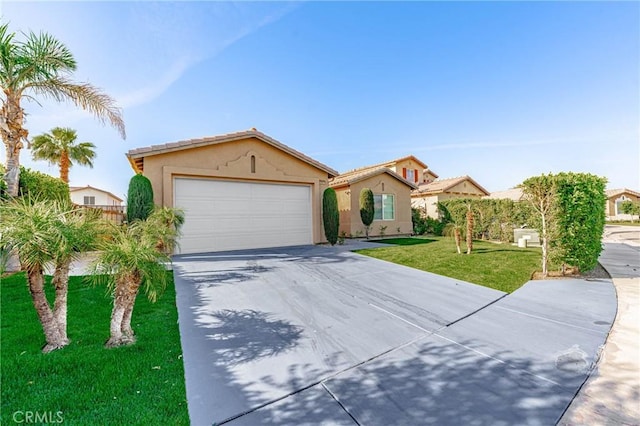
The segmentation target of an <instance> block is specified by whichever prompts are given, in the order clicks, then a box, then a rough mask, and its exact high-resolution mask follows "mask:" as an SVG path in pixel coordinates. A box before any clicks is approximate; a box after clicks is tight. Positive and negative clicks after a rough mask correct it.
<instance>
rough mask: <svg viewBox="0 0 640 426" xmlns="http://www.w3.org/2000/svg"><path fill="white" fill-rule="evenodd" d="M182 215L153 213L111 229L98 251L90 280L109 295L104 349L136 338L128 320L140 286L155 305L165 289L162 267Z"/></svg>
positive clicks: (171, 211) (168, 211)
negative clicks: (108, 292) (108, 322)
mask: <svg viewBox="0 0 640 426" xmlns="http://www.w3.org/2000/svg"><path fill="white" fill-rule="evenodd" d="M183 222H184V215H183V214H182V212H180V211H179V210H175V209H169V208H158V209H156V210H155V211H154V212H153V213H152V214H151V215H150V216H149V217H148V218H147V219H145V220H136V221H134V222H132V223H131V224H129V225H128V226H115V225H113V228H112V235H111V236H110V238H106V239H104V241H103V244H102V246H101V247H100V254H99V256H98V258H97V259H96V261H95V263H94V265H93V268H92V269H93V271H92V274H91V275H90V279H91V280H92V281H93V282H94V283H96V284H106V285H107V286H108V287H109V288H110V289H111V290H112V291H113V310H112V312H111V324H110V327H109V333H110V336H109V340H107V342H106V344H105V346H107V347H116V346H122V345H129V344H132V343H134V342H135V340H136V338H135V335H134V332H133V329H132V328H131V316H132V314H133V308H134V305H135V301H136V297H137V295H138V291H139V290H140V286H143V288H144V291H145V293H146V294H147V297H148V299H149V300H150V301H152V302H155V301H156V299H157V297H158V296H159V295H160V294H161V293H162V291H163V290H164V289H165V287H166V285H167V283H168V278H169V275H168V274H167V270H166V268H165V264H166V263H169V262H171V258H170V257H169V255H168V253H170V252H171V251H172V250H173V248H174V247H175V244H176V240H177V237H178V235H179V226H180V225H181V224H182V223H183Z"/></svg>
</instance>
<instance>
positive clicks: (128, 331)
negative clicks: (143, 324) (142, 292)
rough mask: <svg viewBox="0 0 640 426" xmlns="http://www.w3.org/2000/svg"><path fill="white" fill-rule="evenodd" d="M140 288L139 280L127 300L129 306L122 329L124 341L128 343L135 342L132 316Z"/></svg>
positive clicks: (123, 319) (126, 309)
mask: <svg viewBox="0 0 640 426" xmlns="http://www.w3.org/2000/svg"><path fill="white" fill-rule="evenodd" d="M139 289H140V283H139V282H137V285H136V286H135V289H134V288H132V289H130V291H131V293H130V294H129V297H128V300H127V306H126V308H125V311H124V316H123V317H122V325H121V327H120V330H121V331H122V335H123V341H125V342H126V343H135V341H136V337H135V333H134V332H133V329H132V328H131V316H132V314H133V307H134V306H135V304H136V297H137V296H138V290H139Z"/></svg>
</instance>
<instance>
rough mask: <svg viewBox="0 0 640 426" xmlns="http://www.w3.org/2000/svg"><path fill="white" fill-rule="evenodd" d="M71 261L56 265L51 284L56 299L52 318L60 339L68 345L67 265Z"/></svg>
mask: <svg viewBox="0 0 640 426" xmlns="http://www.w3.org/2000/svg"><path fill="white" fill-rule="evenodd" d="M70 264H71V261H70V260H69V261H64V262H61V263H60V264H58V265H56V270H55V272H54V273H53V280H52V284H53V287H54V288H55V289H56V299H55V301H54V303H53V317H54V319H55V321H56V323H57V324H58V330H60V335H61V336H62V339H63V340H64V341H65V342H66V344H68V343H69V338H68V337H67V294H68V290H69V265H70Z"/></svg>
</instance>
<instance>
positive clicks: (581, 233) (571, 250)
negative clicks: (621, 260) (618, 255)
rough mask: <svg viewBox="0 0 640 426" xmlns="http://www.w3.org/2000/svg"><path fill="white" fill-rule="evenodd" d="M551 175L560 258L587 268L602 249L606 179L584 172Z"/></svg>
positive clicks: (573, 264)
mask: <svg viewBox="0 0 640 426" xmlns="http://www.w3.org/2000/svg"><path fill="white" fill-rule="evenodd" d="M555 178H556V180H557V182H556V190H557V194H556V202H557V208H558V216H557V220H558V223H557V227H558V228H557V231H558V241H557V244H558V246H559V247H560V249H561V250H560V253H561V258H560V260H561V261H562V263H566V264H569V265H571V266H577V267H578V268H579V269H580V270H581V271H588V270H591V269H593V268H595V266H596V265H597V263H598V257H599V256H600V252H601V251H602V243H601V240H602V234H603V232H604V225H605V204H606V201H607V196H606V194H605V186H606V184H607V180H606V179H605V178H602V177H599V176H595V175H592V174H588V173H560V174H558V175H556V176H555Z"/></svg>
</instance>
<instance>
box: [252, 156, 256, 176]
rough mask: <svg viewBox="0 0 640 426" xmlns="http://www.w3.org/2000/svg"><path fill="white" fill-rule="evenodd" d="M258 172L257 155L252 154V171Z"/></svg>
mask: <svg viewBox="0 0 640 426" xmlns="http://www.w3.org/2000/svg"><path fill="white" fill-rule="evenodd" d="M255 172H256V156H255V155H252V156H251V173H255Z"/></svg>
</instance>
